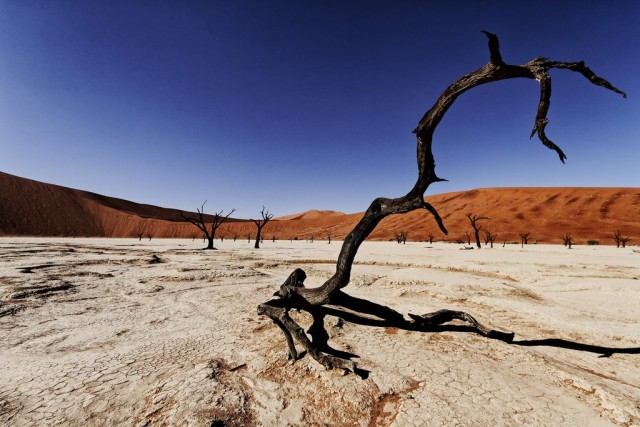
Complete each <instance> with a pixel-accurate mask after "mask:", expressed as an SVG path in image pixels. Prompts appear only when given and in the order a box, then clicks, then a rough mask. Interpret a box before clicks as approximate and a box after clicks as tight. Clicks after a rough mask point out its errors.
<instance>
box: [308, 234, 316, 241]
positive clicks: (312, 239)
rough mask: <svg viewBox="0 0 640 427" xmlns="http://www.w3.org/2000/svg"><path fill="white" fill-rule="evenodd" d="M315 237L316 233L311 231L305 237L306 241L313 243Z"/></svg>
mask: <svg viewBox="0 0 640 427" xmlns="http://www.w3.org/2000/svg"><path fill="white" fill-rule="evenodd" d="M315 238H316V233H311V234H309V238H308V239H307V241H308V242H309V243H313V241H314V240H315Z"/></svg>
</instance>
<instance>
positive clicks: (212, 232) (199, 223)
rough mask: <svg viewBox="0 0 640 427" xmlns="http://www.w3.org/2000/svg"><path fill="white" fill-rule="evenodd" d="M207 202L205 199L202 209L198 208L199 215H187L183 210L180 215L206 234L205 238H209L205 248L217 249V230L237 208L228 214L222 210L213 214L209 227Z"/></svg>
mask: <svg viewBox="0 0 640 427" xmlns="http://www.w3.org/2000/svg"><path fill="white" fill-rule="evenodd" d="M205 203H207V201H206V200H205V201H204V203H203V204H202V206H200V209H196V210H197V211H198V215H196V216H187V215H185V214H184V213H182V211H179V212H180V216H181V217H182V219H184V220H185V221H188V222H190V223H191V224H193V225H195V226H196V227H198V229H199V230H200V231H202V233H203V234H204V237H205V239H207V242H208V243H207V247H206V248H205V249H212V250H213V249H215V247H213V240H214V239H215V238H216V231H217V230H218V228H220V226H221V225H222V223H224V222H225V221H226V220H227V219H228V218H229V216H230V215H231V214H232V213H234V212H235V211H236V210H235V209H231V212H229V213H228V214H227V215H222V212H223V211H220V212H218V213H215V214H213V218H212V221H211V226H210V227H209V228H207V219H206V217H205V214H204V205H205Z"/></svg>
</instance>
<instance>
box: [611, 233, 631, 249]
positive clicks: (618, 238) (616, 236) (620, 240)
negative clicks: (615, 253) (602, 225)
mask: <svg viewBox="0 0 640 427" xmlns="http://www.w3.org/2000/svg"><path fill="white" fill-rule="evenodd" d="M611 238H612V239H613V240H615V242H616V247H617V248H619V247H620V246H621V245H622V247H623V248H626V247H627V243H629V240H631V238H630V237H624V236H623V235H622V233H621V232H620V230H616V231H615V232H614V233H613V236H612V237H611Z"/></svg>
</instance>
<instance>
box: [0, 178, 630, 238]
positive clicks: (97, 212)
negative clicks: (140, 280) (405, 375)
mask: <svg viewBox="0 0 640 427" xmlns="http://www.w3.org/2000/svg"><path fill="white" fill-rule="evenodd" d="M425 200H426V201H427V202H429V203H430V204H431V205H433V206H434V207H435V208H436V209H437V210H438V212H439V213H440V216H441V217H442V219H443V222H444V224H445V226H446V227H447V229H448V231H449V234H448V235H446V236H445V235H444V234H443V233H442V232H441V231H440V230H439V229H438V226H437V224H436V222H435V220H434V219H433V217H432V216H431V214H429V213H428V212H426V211H414V212H410V213H408V214H405V215H394V216H391V217H388V218H386V219H384V220H383V221H382V222H381V223H380V224H379V225H378V227H377V228H376V229H375V230H374V231H373V233H372V234H371V236H370V239H371V240H390V239H393V237H394V234H395V233H397V232H400V231H406V232H407V233H408V240H409V241H425V240H428V238H429V235H430V234H433V235H434V237H435V239H436V240H438V241H439V240H442V239H445V240H447V241H451V242H455V241H456V240H465V241H466V236H465V232H469V233H471V234H472V229H471V225H470V223H469V220H468V219H467V217H466V215H467V214H472V215H477V216H485V217H489V219H487V220H483V221H479V224H480V225H482V229H483V230H490V231H491V232H492V233H493V234H495V235H497V238H496V243H498V242H499V243H503V242H505V241H507V242H511V241H518V242H519V241H520V237H519V234H520V233H530V242H540V243H561V240H560V236H561V235H563V234H566V233H570V234H571V235H572V236H573V242H574V244H584V243H585V242H587V241H588V240H597V241H599V243H600V244H614V241H613V239H612V238H611V237H612V235H613V232H614V231H616V230H620V231H621V232H622V234H623V235H625V236H629V237H631V239H632V240H631V241H630V244H638V243H640V188H582V187H580V188H553V187H550V188H483V189H476V190H470V191H463V192H455V193H446V194H438V195H433V196H428V197H426V199H425ZM363 208H366V206H365V207H363ZM361 217H362V213H356V214H343V213H341V212H334V211H326V210H324V211H323V210H311V211H307V212H304V213H300V214H294V215H287V216H283V217H278V218H276V219H273V220H271V221H270V222H269V223H268V224H267V226H266V227H265V229H264V230H263V235H264V238H265V240H271V239H272V238H273V237H275V238H276V239H278V240H282V239H287V240H288V239H296V238H297V239H300V240H306V239H309V238H311V237H313V238H314V239H315V240H326V239H327V236H328V235H329V233H331V236H332V239H342V238H344V237H345V236H346V235H347V234H348V233H349V232H350V231H351V230H352V229H353V227H354V226H355V224H356V223H357V222H358V220H359V219H360V218H361ZM255 232H256V228H255V225H254V224H253V222H251V221H249V220H242V219H235V218H230V219H229V220H228V221H227V222H226V223H225V224H223V226H222V227H221V228H220V230H219V231H218V234H217V236H218V237H220V236H224V237H225V238H227V239H230V238H232V237H233V236H237V238H238V239H248V238H249V236H251V237H254V236H255ZM139 233H143V234H144V235H145V236H146V235H151V236H152V237H154V238H178V237H179V238H199V237H201V232H200V231H199V230H197V229H196V228H195V227H194V226H193V225H192V224H190V223H187V222H185V221H183V220H182V219H181V218H180V217H179V215H178V213H177V211H176V210H175V209H167V208H161V207H157V206H152V205H143V204H138V203H134V202H130V201H127V200H122V199H117V198H112V197H106V196H102V195H99V194H95V193H90V192H86V191H81V190H76V189H71V188H66V187H61V186H58V185H53V184H46V183H42V182H37V181H33V180H29V179H25V178H20V177H17V176H13V175H9V174H6V173H2V172H0V236H68V237H136V236H137V235H138V234H139ZM482 234H483V233H482V230H481V236H482Z"/></svg>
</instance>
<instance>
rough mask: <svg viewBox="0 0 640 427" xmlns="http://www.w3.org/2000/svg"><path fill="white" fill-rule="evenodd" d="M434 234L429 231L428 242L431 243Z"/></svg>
mask: <svg viewBox="0 0 640 427" xmlns="http://www.w3.org/2000/svg"><path fill="white" fill-rule="evenodd" d="M435 238H436V236H434V235H433V233H429V244H430V245H433V239H435Z"/></svg>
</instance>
